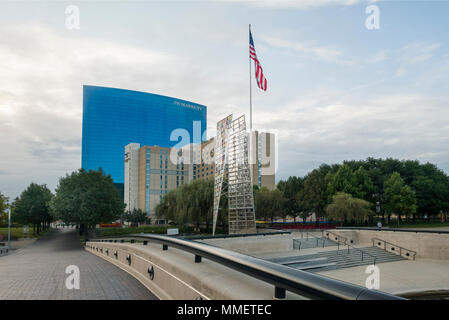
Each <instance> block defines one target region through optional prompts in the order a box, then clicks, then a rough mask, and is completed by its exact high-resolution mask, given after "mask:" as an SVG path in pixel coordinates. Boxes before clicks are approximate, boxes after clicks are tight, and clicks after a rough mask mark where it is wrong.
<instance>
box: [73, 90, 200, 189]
mask: <svg viewBox="0 0 449 320" xmlns="http://www.w3.org/2000/svg"><path fill="white" fill-rule="evenodd" d="M194 121H201V134H203V133H204V132H205V131H206V128H207V122H206V121H207V107H206V106H203V105H200V104H196V103H193V102H189V101H185V100H180V99H176V98H170V97H166V96H161V95H157V94H151V93H146V92H138V91H131V90H124V89H115V88H107V87H97V86H86V85H85V86H83V133H82V135H83V136H82V155H81V167H82V168H84V169H86V170H90V169H93V170H97V169H98V168H99V167H101V168H102V169H103V171H105V172H106V173H107V174H111V177H112V179H113V180H114V183H115V184H116V185H117V186H118V187H119V188H121V186H123V182H124V170H125V169H124V154H125V151H124V150H125V146H126V145H127V144H129V143H131V142H135V143H140V145H141V146H144V145H149V146H153V145H157V146H160V147H166V148H169V147H173V146H174V145H176V144H177V143H178V141H170V134H171V133H172V131H173V130H175V129H185V130H187V131H188V132H189V134H190V139H192V138H193V127H194V125H193V122H194ZM190 142H193V141H190ZM120 185H121V186H120Z"/></svg>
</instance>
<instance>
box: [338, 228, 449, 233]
mask: <svg viewBox="0 0 449 320" xmlns="http://www.w3.org/2000/svg"><path fill="white" fill-rule="evenodd" d="M336 229H337V230H372V231H379V232H381V231H391V232H414V233H436V234H449V231H444V230H423V229H406V228H400V229H399V228H386V227H382V228H380V229H379V228H374V227H337V228H336Z"/></svg>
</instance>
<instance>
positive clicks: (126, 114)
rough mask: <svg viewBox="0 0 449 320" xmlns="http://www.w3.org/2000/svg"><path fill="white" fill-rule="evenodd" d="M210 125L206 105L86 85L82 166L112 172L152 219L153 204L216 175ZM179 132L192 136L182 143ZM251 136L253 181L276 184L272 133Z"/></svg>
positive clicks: (133, 204) (128, 198)
mask: <svg viewBox="0 0 449 320" xmlns="http://www.w3.org/2000/svg"><path fill="white" fill-rule="evenodd" d="M206 128H207V107H206V106H204V105H200V104H197V103H193V102H189V101H186V100H181V99H176V98H171V97H166V96H161V95H157V94H151V93H145V92H139V91H132V90H124V89H116V88H108V87H98V86H87V85H85V86H83V128H82V156H81V166H82V168H84V169H86V170H90V169H93V170H98V169H99V168H101V169H102V170H103V171H104V172H105V173H106V174H110V175H111V177H112V179H113V181H114V184H115V185H116V187H117V188H118V189H119V190H120V191H121V194H122V195H123V199H124V202H125V204H126V207H127V210H132V209H134V208H140V209H141V210H142V211H144V212H146V213H147V215H148V217H149V218H150V221H151V222H154V221H155V207H156V205H157V204H158V203H159V202H160V200H161V199H162V197H163V196H164V195H165V194H167V192H168V191H170V190H172V189H175V188H177V187H179V186H181V185H184V184H186V183H189V182H190V181H192V180H195V179H208V178H211V177H213V175H214V162H213V159H214V157H213V155H214V147H215V139H214V138H212V139H209V140H206V141H203V140H202V139H201V137H206V136H207V135H206ZM198 131H200V133H198ZM179 132H182V133H183V134H184V135H186V136H188V137H189V140H188V141H185V143H183V144H181V143H180V140H178V139H181V138H180V136H179V134H178V133H179ZM192 138H193V139H192ZM253 141H254V143H253V145H254V148H251V150H253V154H252V157H253V159H255V161H254V164H253V165H252V172H253V177H252V178H253V184H254V185H257V186H259V187H261V186H266V187H267V188H269V189H274V188H275V176H274V169H272V168H273V164H274V159H275V155H274V150H275V148H274V135H273V134H267V133H258V132H253ZM267 159H268V161H267ZM266 163H269V164H268V165H266ZM264 166H267V167H270V168H271V170H267V168H264Z"/></svg>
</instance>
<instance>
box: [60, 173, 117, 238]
mask: <svg viewBox="0 0 449 320" xmlns="http://www.w3.org/2000/svg"><path fill="white" fill-rule="evenodd" d="M51 209H52V213H53V215H54V217H55V219H61V220H63V221H64V222H65V223H72V224H76V225H79V226H80V234H83V233H84V230H85V229H87V230H90V229H93V228H95V226H96V225H97V224H98V223H102V222H103V223H109V222H112V221H115V220H117V219H118V218H120V216H121V215H122V214H123V210H124V209H125V205H124V203H123V201H122V198H121V196H120V194H119V191H118V190H117V189H116V188H115V186H114V183H113V181H112V178H111V176H110V175H105V174H104V172H103V171H102V170H101V169H99V170H89V171H86V170H84V169H79V170H78V171H75V172H72V173H71V174H70V175H66V176H65V177H62V178H60V179H59V185H58V187H57V188H56V196H55V197H54V198H53V199H52V201H51Z"/></svg>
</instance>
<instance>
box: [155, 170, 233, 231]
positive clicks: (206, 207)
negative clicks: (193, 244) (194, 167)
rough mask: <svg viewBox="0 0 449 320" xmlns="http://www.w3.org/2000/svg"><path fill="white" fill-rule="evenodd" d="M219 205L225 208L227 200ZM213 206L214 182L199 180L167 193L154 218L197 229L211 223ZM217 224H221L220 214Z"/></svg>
mask: <svg viewBox="0 0 449 320" xmlns="http://www.w3.org/2000/svg"><path fill="white" fill-rule="evenodd" d="M220 205H221V206H222V207H223V206H227V198H222V199H221V201H220ZM213 206H214V180H213V179H206V180H203V179H199V180H194V181H192V182H191V183H189V184H185V185H182V186H181V187H179V188H177V189H175V190H172V191H170V192H168V193H167V194H166V195H165V196H164V197H163V198H162V200H161V202H160V203H159V204H158V205H157V206H156V216H157V217H159V218H162V217H165V218H166V219H168V220H171V221H174V222H175V223H176V224H185V223H193V224H195V225H196V227H197V229H199V227H200V225H201V224H203V223H204V224H206V228H207V229H208V228H209V226H210V224H211V223H212V211H213ZM218 222H221V223H223V217H222V215H221V214H219V216H218Z"/></svg>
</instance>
